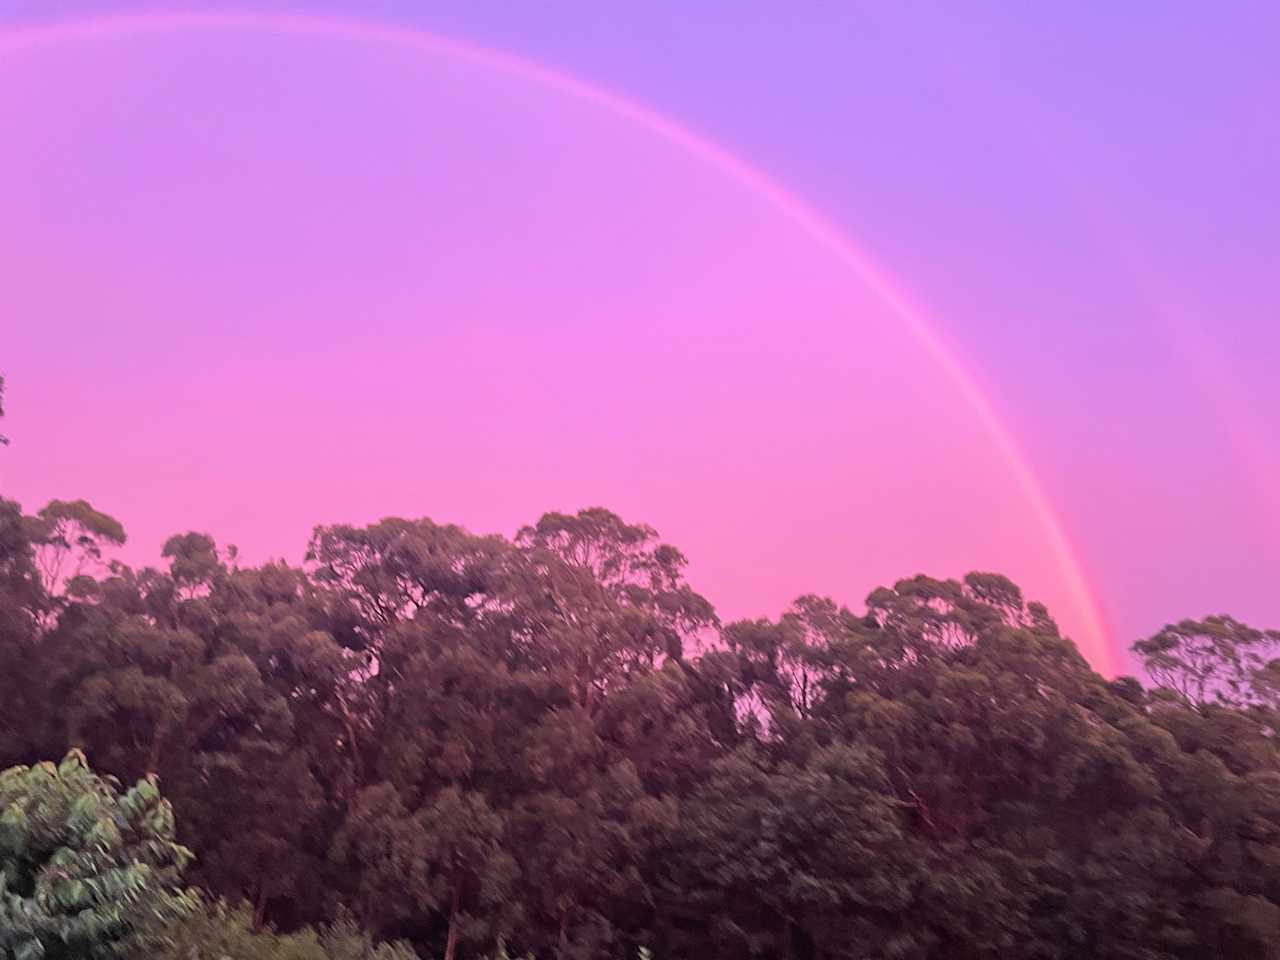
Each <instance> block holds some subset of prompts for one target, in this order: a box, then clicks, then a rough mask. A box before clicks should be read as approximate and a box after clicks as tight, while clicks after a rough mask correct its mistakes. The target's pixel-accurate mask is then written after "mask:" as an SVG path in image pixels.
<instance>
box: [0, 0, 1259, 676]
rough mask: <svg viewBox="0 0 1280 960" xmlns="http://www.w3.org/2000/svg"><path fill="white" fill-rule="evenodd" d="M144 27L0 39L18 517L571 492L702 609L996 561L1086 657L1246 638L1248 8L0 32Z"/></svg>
mask: <svg viewBox="0 0 1280 960" xmlns="http://www.w3.org/2000/svg"><path fill="white" fill-rule="evenodd" d="M37 6H38V7H39V8H40V9H39V10H37V9H36V8H37ZM268 8H271V9H272V10H274V12H275V13H278V14H280V13H288V9H287V8H286V7H272V6H271V5H266V4H261V5H258V6H257V7H255V10H262V11H267V10H268ZM139 9H144V8H140V7H139V5H138V4H83V3H82V4H41V5H35V4H26V5H23V4H18V5H17V6H16V7H14V8H13V10H12V11H11V12H10V17H9V20H8V21H7V24H6V21H4V20H0V137H2V138H3V142H4V143H5V145H6V149H5V151H4V152H3V153H2V154H0V211H4V221H3V227H2V228H0V263H3V264H4V267H3V269H4V270H5V271H6V273H7V274H8V275H7V276H6V278H5V283H4V284H2V285H0V325H3V326H4V328H5V330H6V335H5V345H4V356H3V357H0V373H3V374H4V375H6V376H7V377H8V378H9V381H10V383H9V387H10V394H9V404H8V406H9V408H10V417H9V418H8V419H7V420H6V424H5V429H6V432H8V433H9V435H10V436H11V437H12V439H13V446H12V447H10V448H9V449H8V450H6V451H4V452H3V462H2V463H0V484H2V488H0V492H3V493H4V494H5V495H7V496H13V497H15V498H17V499H19V500H20V501H21V502H23V503H24V505H26V506H28V507H29V508H34V507H36V506H38V505H39V504H40V503H41V502H43V501H44V500H47V499H48V498H50V497H53V496H60V497H70V496H86V497H88V498H89V499H91V500H93V501H94V502H95V504H96V505H98V506H99V507H100V508H102V509H105V510H107V511H109V512H111V513H113V514H115V515H116V516H118V517H119V518H120V519H121V520H122V521H123V522H124V523H125V525H126V527H127V528H128V529H129V530H130V532H131V535H132V540H133V546H131V548H130V551H129V553H130V559H137V560H145V559H150V558H152V557H154V555H155V552H156V550H157V548H158V546H159V544H160V542H162V540H163V538H164V537H165V536H166V535H168V534H169V533H172V532H175V531H176V530H177V529H178V528H179V527H182V528H189V527H195V528H198V529H206V530H208V531H209V532H211V533H213V534H214V535H215V536H216V537H217V538H218V539H219V541H220V542H223V543H236V544H238V545H239V546H240V547H241V549H242V550H243V551H244V552H245V553H246V554H247V555H248V556H249V557H250V558H251V559H262V558H264V557H266V556H284V557H287V558H290V559H293V560H296V559H298V558H299V557H300V555H301V551H302V546H303V544H304V543H305V539H306V536H307V532H308V530H309V528H310V526H311V525H312V524H314V523H317V522H332V521H367V520H372V519H376V518H377V517H379V516H383V515H387V514H402V515H430V516H432V517H433V518H435V519H438V520H452V521H457V522H462V523H464V524H466V525H467V526H470V527H472V528H473V529H476V530H481V531H489V530H493V531H499V532H507V533H510V532H512V531H513V530H514V529H515V527H516V526H518V525H519V524H521V523H524V522H527V521H530V520H532V519H534V518H535V517H536V515H537V514H538V513H539V512H541V511H542V510H545V509H575V508H577V507H579V506H584V505H588V504H593V503H603V504H605V505H608V506H611V507H613V508H614V509H616V510H618V511H619V512H621V513H623V514H624V515H625V516H627V517H629V518H634V519H644V520H647V521H648V522H651V523H653V524H655V525H656V526H658V527H659V529H660V530H661V531H662V532H663V533H664V535H666V536H667V537H668V538H669V539H671V540H673V541H674V542H676V543H677V544H678V545H680V546H681V547H682V548H683V549H685V551H686V552H687V553H688V554H689V556H690V559H691V561H692V567H693V569H692V574H693V578H694V580H695V582H696V583H697V584H698V585H699V586H700V587H701V588H702V589H703V590H704V592H706V593H707V594H708V596H709V597H710V598H711V599H712V600H713V601H714V602H715V603H716V604H717V606H718V607H719V608H720V609H721V612H722V614H725V615H728V616H741V615H766V614H768V615H774V614H776V613H777V612H778V611H779V610H780V609H781V608H782V606H783V605H784V604H785V603H786V602H787V601H788V600H789V599H790V598H792V597H793V596H795V595H796V594H799V593H801V592H806V591H815V592H822V593H829V594H832V595H834V596H836V597H837V598H839V599H841V600H844V601H847V602H850V603H854V604H856V603H858V602H859V601H860V599H861V598H862V596H864V595H865V593H866V592H867V591H868V590H869V589H871V588H872V587H874V586H875V585H877V584H879V583H885V582H891V581H892V580H894V579H896V578H897V577H899V576H904V575H909V574H912V573H915V572H918V571H919V572H929V573H934V574H936V575H954V574H959V573H962V572H963V571H964V570H966V569H971V568H983V569H999V570H1002V571H1004V572H1007V573H1009V574H1010V575H1011V576H1013V577H1014V578H1015V579H1017V580H1018V581H1019V582H1021V583H1022V584H1023V585H1024V586H1025V587H1027V589H1028V592H1029V593H1030V594H1032V595H1033V596H1035V597H1038V598H1040V599H1043V600H1045V601H1046V602H1048V603H1049V604H1050V607H1051V609H1052V610H1053V611H1054V612H1055V613H1056V614H1057V615H1058V617H1059V618H1060V619H1061V620H1062V621H1063V622H1064V624H1065V625H1066V626H1067V627H1068V628H1069V629H1070V631H1071V632H1072V634H1073V635H1074V636H1076V638H1077V639H1078V640H1079V642H1080V643H1081V646H1082V648H1083V649H1084V650H1085V651H1086V653H1087V654H1088V655H1089V656H1090V657H1091V659H1092V660H1093V661H1094V662H1095V664H1096V665H1098V666H1099V667H1100V668H1102V669H1104V670H1107V671H1111V670H1113V669H1116V668H1117V667H1118V666H1119V667H1123V663H1122V658H1121V656H1120V654H1119V651H1120V650H1121V649H1122V648H1123V647H1124V646H1127V644H1128V642H1130V641H1131V640H1132V639H1133V638H1134V637H1136V636H1138V635H1140V634H1141V633H1144V632H1150V631H1151V630H1154V629H1155V628H1157V627H1158V626H1159V625H1160V624H1161V623H1163V622H1164V621H1166V620H1169V619H1175V618H1178V617H1181V616H1184V615H1201V614H1204V613H1207V612H1219V611H1230V612H1233V613H1235V614H1236V615H1238V616H1242V617H1245V618H1250V619H1255V620H1258V621H1260V622H1263V623H1275V622H1280V601H1278V600H1277V596H1276V591H1275V587H1274V582H1275V571H1276V569H1277V566H1276V554H1277V544H1278V543H1280V510H1277V502H1276V497H1277V493H1276V484H1275V483H1274V476H1275V474H1274V467H1275V464H1276V462H1277V461H1276V449H1277V443H1276V441H1277V427H1276V422H1275V418H1274V416H1273V415H1272V413H1271V411H1273V410H1274V409H1275V401H1276V400H1278V399H1280V396H1278V395H1277V394H1278V391H1277V388H1276V386H1275V384H1274V383H1273V382H1272V380H1271V378H1270V377H1269V375H1268V374H1269V362H1268V355H1269V356H1270V357H1271V358H1274V356H1276V355H1277V351H1276V348H1277V347H1280V332H1277V330H1276V324H1274V322H1273V321H1274V320H1275V319H1276V318H1275V303H1276V299H1275V289H1274V285H1275V279H1274V278H1275V269H1274V268H1275V266H1276V257H1275V255H1276V252H1277V240H1276V237H1275V234H1274V231H1271V230H1269V229H1268V226H1269V225H1270V224H1271V223H1272V222H1273V221H1272V220H1271V219H1269V216H1268V213H1269V214H1271V215H1274V213H1275V212H1277V211H1276V203H1275V201H1276V199H1277V189H1278V188H1277V186H1276V184H1275V183H1274V180H1273V178H1271V177H1267V176H1265V171H1266V170H1267V169H1270V168H1269V167H1268V166H1267V163H1268V162H1269V161H1274V160H1275V159H1276V149H1275V148H1276V143H1277V128H1278V127H1280V123H1278V122H1277V119H1276V117H1275V116H1274V114H1273V112H1270V111H1268V110H1267V109H1266V107H1265V95H1264V94H1263V93H1262V91H1263V90H1265V89H1267V84H1268V82H1269V81H1274V80H1276V79H1280V78H1276V77H1275V76H1274V74H1275V73H1276V68H1275V65H1274V64H1273V63H1270V62H1268V61H1267V60H1266V59H1265V57H1264V53H1265V49H1266V46H1265V44H1264V43H1263V41H1262V40H1261V39H1260V32H1264V31H1265V30H1266V29H1271V30H1273V31H1274V29H1275V27H1276V26H1277V22H1276V18H1275V16H1274V15H1273V14H1269V13H1267V11H1266V9H1265V8H1264V7H1262V6H1257V7H1248V6H1244V5H1242V6H1238V7H1236V8H1234V9H1232V10H1229V11H1227V13H1226V14H1224V15H1223V16H1222V17H1220V18H1218V19H1215V21H1214V22H1213V23H1200V22H1198V21H1195V20H1193V19H1191V18H1190V17H1189V15H1183V16H1181V17H1180V16H1177V15H1174V14H1171V13H1169V12H1167V10H1168V9H1171V8H1164V7H1162V8H1161V9H1160V10H1159V11H1157V10H1156V9H1155V8H1153V9H1152V10H1151V11H1150V12H1149V13H1148V14H1147V15H1146V16H1139V15H1138V14H1136V13H1135V14H1134V15H1133V16H1132V17H1131V18H1130V19H1116V18H1114V17H1109V16H1106V15H1102V14H1098V13H1093V12H1090V11H1088V10H1083V11H1082V12H1080V13H1077V14H1075V15H1073V19H1072V21H1071V22H1069V23H1062V22H1057V23H1055V22H1034V21H1016V20H1010V19H1009V18H1008V16H1007V15H1006V16H1005V17H1003V18H998V17H995V16H994V15H993V16H990V17H982V16H971V17H970V18H969V19H968V20H966V21H964V22H957V21H955V20H954V17H953V16H952V15H951V14H948V13H947V12H946V10H945V9H944V8H940V7H927V6H919V7H915V8H912V9H910V10H906V9H904V10H903V12H901V13H897V14H893V15H892V16H889V15H888V14H887V13H886V12H885V9H886V8H876V7H857V6H856V5H855V6H851V7H850V8H849V9H848V10H847V11H842V12H841V14H840V15H839V16H838V17H837V15H835V14H832V13H831V12H830V11H825V12H818V11H816V10H815V11H811V12H807V13H806V12H799V13H797V14H795V15H794V17H793V18H792V19H791V20H789V21H787V22H786V23H778V22H776V21H774V20H771V19H770V18H768V17H765V16H762V15H760V14H758V13H757V12H756V11H755V10H754V9H753V8H750V7H738V6H735V7H734V10H735V11H737V12H736V13H735V14H733V15H730V14H729V13H728V10H727V8H725V10H724V11H721V12H720V13H719V15H718V17H712V16H710V14H704V15H700V16H699V17H697V18H695V19H681V20H676V19H675V18H674V17H673V16H672V14H671V10H673V9H674V8H664V7H661V6H659V7H655V8H654V9H653V10H652V11H650V12H649V13H646V14H645V15H644V16H643V17H642V16H640V15H639V14H636V15H635V16H634V17H632V18H628V19H625V20H624V19H619V20H618V22H612V21H606V20H604V19H602V18H601V17H599V15H597V14H593V13H592V12H591V11H590V10H588V9H587V8H585V7H578V6H574V5H563V6H558V7H553V8H551V10H550V11H549V12H548V13H547V14H546V16H545V17H543V18H542V19H541V20H539V21H537V22H533V21H531V20H530V21H527V22H522V17H524V16H527V15H522V14H520V13H518V12H514V11H507V10H506V9H505V8H504V9H502V10H500V9H499V8H498V7H497V6H483V5H482V6H470V7H468V8H467V9H466V10H463V8H462V7H460V6H451V5H447V4H442V5H439V6H437V7H434V8H432V9H431V10H430V11H429V12H421V11H418V12H414V11H412V10H411V8H410V6H409V5H407V4H404V5H399V6H397V5H394V4H384V5H381V6H378V5H373V6H362V7H361V8H360V9H361V11H362V12H361V18H362V21H369V20H370V19H371V18H372V19H374V20H376V21H377V22H379V23H383V24H392V25H394V24H396V23H399V24H400V25H401V27H404V26H411V27H414V28H415V29H417V30H420V31H426V33H421V32H419V33H414V34H412V35H411V34H409V33H407V32H405V31H404V30H403V29H401V30H400V31H398V32H396V33H395V35H394V36H393V34H392V31H389V30H387V29H384V28H378V29H368V28H358V29H351V30H344V29H329V28H325V29H319V28H317V27H316V26H315V23H316V21H314V20H312V21H311V26H310V27H308V26H307V25H306V24H302V23H300V22H299V21H297V20H292V21H290V20H285V19H281V18H280V17H278V16H277V17H276V19H274V20H271V21H267V20H262V19H259V21H258V22H257V23H256V24H253V23H247V22H243V21H242V22H239V23H238V24H225V23H224V24H222V25H213V24H208V23H196V22H194V21H190V20H188V21H186V22H185V23H183V22H179V21H175V20H172V15H171V14H168V16H170V17H171V19H170V20H169V21H168V22H167V24H165V23H161V22H160V21H159V20H157V19H156V18H155V17H154V16H153V17H152V18H151V19H150V21H149V24H150V25H149V26H148V27H147V28H146V29H141V30H140V29H136V28H127V27H126V26H120V27H119V28H112V29H111V30H108V31H105V32H98V33H96V34H95V33H93V32H92V31H91V32H89V33H86V32H85V31H84V29H83V28H81V29H79V30H74V29H73V30H71V31H64V32H63V35H62V36H61V38H60V39H54V38H52V37H49V36H46V37H43V38H41V39H40V42H31V38H32V36H33V35H32V34H30V33H28V34H26V36H27V41H25V42H24V41H23V40H22V39H21V38H22V36H23V33H22V31H23V30H24V29H25V30H29V29H30V28H29V27H23V26H22V24H24V23H30V22H33V21H34V20H35V19H36V15H37V14H39V15H40V17H39V19H40V20H47V19H49V18H50V17H57V18H58V19H60V20H69V21H75V20H77V19H79V21H80V22H81V23H83V22H84V21H85V18H88V17H91V16H100V15H102V14H104V13H111V12H120V11H137V10H139ZM308 9H309V10H315V9H316V5H310V6H309V8H308ZM975 9H976V8H975ZM330 12H331V13H334V14H344V13H345V14H348V15H350V14H351V13H352V12H353V11H352V9H351V8H350V5H348V6H347V7H345V8H344V7H343V6H342V5H332V8H331V10H330ZM833 17H836V19H835V21H833V20H832V18H833ZM291 24H292V26H291ZM332 26H333V24H332V22H330V27H332ZM557 26H558V27H559V29H558V30H557V29H553V28H555V27H557ZM6 35H7V36H8V38H9V39H8V41H6V39H4V38H5V37H6ZM1272 36H1273V37H1274V33H1273V34H1272ZM409 37H414V38H417V39H413V40H412V41H410V40H409V39H406V38H409ZM15 38H17V39H15ZM397 38H398V39H397ZM431 38H436V39H431ZM6 42H7V43H8V46H6ZM477 50H479V51H484V50H499V51H506V52H507V53H508V54H510V55H514V56H515V57H517V58H518V61H516V60H512V59H510V58H509V57H507V58H505V59H504V57H503V56H502V55H497V54H492V55H491V54H488V53H482V52H481V53H477V52H476V51H477ZM694 54H699V56H695V55H694ZM1187 63H1197V64H1199V65H1200V69H1198V70H1196V71H1194V77H1192V76H1190V75H1189V72H1188V71H1185V70H1183V69H1182V65H1185V64H1187ZM548 71H551V73H548ZM552 74H554V75H552ZM1271 86H1272V88H1274V84H1272V85H1271ZM607 91H613V93H608V92H607ZM866 250H870V251H871V252H872V257H870V258H868V257H866V256H865V251H866ZM851 258H852V259H851ZM921 304H927V309H926V308H925V307H923V306H921Z"/></svg>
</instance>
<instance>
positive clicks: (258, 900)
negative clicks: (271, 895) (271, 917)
mask: <svg viewBox="0 0 1280 960" xmlns="http://www.w3.org/2000/svg"><path fill="white" fill-rule="evenodd" d="M266 919H267V887H266V884H263V883H259V884H258V894H257V896H255V897H254V898H253V929H254V930H261V929H262V925H263V924H264V923H265V922H266Z"/></svg>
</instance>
